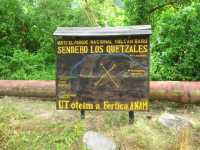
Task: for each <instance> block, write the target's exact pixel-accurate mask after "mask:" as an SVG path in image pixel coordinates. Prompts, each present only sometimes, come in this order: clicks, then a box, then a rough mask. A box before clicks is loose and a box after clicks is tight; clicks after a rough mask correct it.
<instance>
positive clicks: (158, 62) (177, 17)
mask: <svg viewBox="0 0 200 150" xmlns="http://www.w3.org/2000/svg"><path fill="white" fill-rule="evenodd" d="M199 10H200V3H194V4H192V5H191V6H189V7H185V8H183V9H180V10H179V11H176V10H175V9H173V8H171V9H169V10H168V11H166V12H164V13H163V14H162V17H161V19H160V20H159V21H158V22H157V27H156V29H155V33H154V37H153V44H152V68H151V71H152V78H153V79H154V80H158V79H159V80H200V70H199V69H198V68H200V55H199V53H200V35H199V33H200V28H199V26H200V20H199V18H200V11H199Z"/></svg>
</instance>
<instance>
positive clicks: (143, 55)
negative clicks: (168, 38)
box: [54, 26, 151, 111]
mask: <svg viewBox="0 0 200 150" xmlns="http://www.w3.org/2000/svg"><path fill="white" fill-rule="evenodd" d="M150 34H151V29H150V26H131V27H106V28H100V27H80V28H79V27H73V28H65V27H64V28H63V27H59V28H57V30H56V31H55V32H54V36H55V46H56V53H57V66H56V69H57V77H56V90H57V91H56V93H57V109H70V110H105V111H107V110H125V111H142V110H148V97H149V96H148V93H149V35H150Z"/></svg>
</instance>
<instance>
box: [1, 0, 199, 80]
mask: <svg viewBox="0 0 200 150" xmlns="http://www.w3.org/2000/svg"><path fill="white" fill-rule="evenodd" d="M0 3H1V5H0V79H55V52H54V41H53V36H52V34H53V32H54V31H55V29H56V27H58V26H68V27H70V26H123V25H125V24H126V25H140V24H149V23H150V24H151V25H152V27H153V35H152V37H153V38H152V52H151V74H152V79H153V80H199V78H200V72H199V69H196V68H198V67H199V66H200V65H199V64H200V63H199V60H200V59H199V55H198V53H199V42H200V41H199V39H200V37H199V34H198V32H199V27H198V26H200V23H199V17H200V15H199V10H198V9H199V0H177V1H174V0H151V1H149V0H143V1H142V0H56V1H55V0H11V1H9V0H0Z"/></svg>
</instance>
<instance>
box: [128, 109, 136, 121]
mask: <svg viewBox="0 0 200 150" xmlns="http://www.w3.org/2000/svg"><path fill="white" fill-rule="evenodd" d="M128 119H129V124H133V122H134V119H135V115H134V111H129V112H128Z"/></svg>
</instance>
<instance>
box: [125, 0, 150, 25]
mask: <svg viewBox="0 0 200 150" xmlns="http://www.w3.org/2000/svg"><path fill="white" fill-rule="evenodd" d="M125 5H126V16H127V19H126V22H127V24H128V25H141V24H148V20H149V0H142V1H141V0H125Z"/></svg>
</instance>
